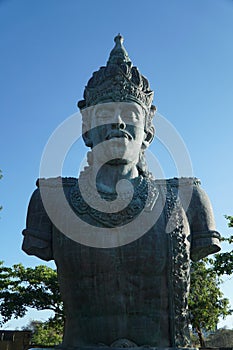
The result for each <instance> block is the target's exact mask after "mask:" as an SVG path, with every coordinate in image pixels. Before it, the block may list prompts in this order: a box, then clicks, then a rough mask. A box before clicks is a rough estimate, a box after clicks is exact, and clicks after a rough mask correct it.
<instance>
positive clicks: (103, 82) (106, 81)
mask: <svg viewBox="0 0 233 350" xmlns="http://www.w3.org/2000/svg"><path fill="white" fill-rule="evenodd" d="M114 41H115V47H114V48H113V49H112V51H111V53H110V56H109V60H108V62H107V65H106V67H101V68H100V69H99V70H98V71H97V72H94V73H93V76H92V78H91V79H90V80H89V81H88V83H87V86H86V87H85V90H84V95H83V97H84V100H81V101H79V102H78V107H79V108H80V110H82V109H84V108H87V107H90V106H93V105H96V104H99V103H106V102H137V103H138V104H139V105H141V106H142V107H143V108H144V109H145V110H146V111H147V113H149V112H150V110H151V108H152V109H153V110H154V109H155V107H154V106H151V105H152V101H153V96H154V93H153V91H151V90H150V86H149V82H148V80H147V79H146V78H145V77H144V76H143V75H142V74H140V72H139V70H138V68H137V67H133V64H132V62H131V61H130V58H129V56H128V53H127V52H126V50H125V48H124V46H123V37H122V36H121V35H120V34H118V35H117V36H116V37H115V39H114Z"/></svg>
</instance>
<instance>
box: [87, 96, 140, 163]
mask: <svg viewBox="0 0 233 350" xmlns="http://www.w3.org/2000/svg"><path fill="white" fill-rule="evenodd" d="M144 115H145V113H144V110H143V109H142V107H141V106H140V105H138V104H137V103H131V102H110V103H103V104H99V105H96V106H94V108H93V110H92V113H91V115H90V116H89V118H88V119H89V128H90V130H89V131H88V132H87V133H86V134H85V136H84V140H85V142H86V144H89V145H91V147H92V149H93V151H95V150H96V152H95V154H94V156H95V157H96V158H97V159H98V160H99V161H102V162H103V163H106V162H107V161H111V162H112V163H118V164H119V162H120V163H129V162H135V163H137V162H138V157H139V152H140V150H141V148H142V144H143V141H144V140H145V136H146V133H145V131H144V124H145V116H144Z"/></svg>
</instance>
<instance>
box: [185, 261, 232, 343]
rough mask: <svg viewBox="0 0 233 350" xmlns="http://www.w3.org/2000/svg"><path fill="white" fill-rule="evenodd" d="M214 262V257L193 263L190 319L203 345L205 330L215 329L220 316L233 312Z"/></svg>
mask: <svg viewBox="0 0 233 350" xmlns="http://www.w3.org/2000/svg"><path fill="white" fill-rule="evenodd" d="M212 263H213V259H208V258H205V259H202V260H200V261H198V262H192V263H191V286H190V295H189V310H190V321H191V325H192V329H193V331H194V332H196V333H197V335H198V338H199V342H200V345H201V346H202V347H204V346H205V340H204V336H203V331H211V330H215V329H216V327H217V324H218V321H219V318H220V317H223V318H225V317H226V316H227V315H230V314H231V313H232V310H230V306H229V301H228V299H226V298H224V297H223V293H222V292H221V290H220V287H219V286H220V284H221V280H220V278H219V276H218V274H217V272H216V271H215V270H214V268H213V266H212Z"/></svg>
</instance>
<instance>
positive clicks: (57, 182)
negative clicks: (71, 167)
mask: <svg viewBox="0 0 233 350" xmlns="http://www.w3.org/2000/svg"><path fill="white" fill-rule="evenodd" d="M77 183H78V179H77V178H75V177H61V176H58V177H50V178H39V179H37V181H36V186H37V187H38V188H41V187H48V188H56V187H72V186H76V185H77Z"/></svg>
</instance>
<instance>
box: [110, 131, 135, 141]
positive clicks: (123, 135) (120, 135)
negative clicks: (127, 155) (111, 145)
mask: <svg viewBox="0 0 233 350" xmlns="http://www.w3.org/2000/svg"><path fill="white" fill-rule="evenodd" d="M113 138H118V139H120V138H125V139H128V140H132V136H131V135H130V134H129V133H128V132H127V131H111V132H110V133H109V134H108V135H107V137H106V140H111V139H113Z"/></svg>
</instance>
